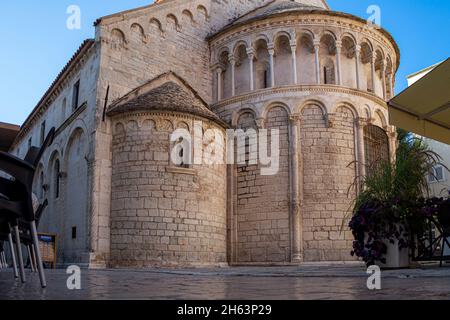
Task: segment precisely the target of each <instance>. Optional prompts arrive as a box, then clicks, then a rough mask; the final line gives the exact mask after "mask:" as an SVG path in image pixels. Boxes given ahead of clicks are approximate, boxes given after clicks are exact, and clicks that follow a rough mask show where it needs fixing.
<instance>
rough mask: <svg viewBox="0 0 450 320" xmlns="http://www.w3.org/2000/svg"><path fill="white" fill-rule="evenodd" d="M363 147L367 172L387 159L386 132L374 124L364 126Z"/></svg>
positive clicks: (387, 144) (387, 139)
mask: <svg viewBox="0 0 450 320" xmlns="http://www.w3.org/2000/svg"><path fill="white" fill-rule="evenodd" d="M364 149H365V162H366V166H367V173H368V174H370V172H371V170H372V169H373V168H374V167H375V166H376V165H377V164H379V163H381V162H383V161H389V138H388V136H387V134H386V132H385V131H384V130H383V129H382V128H380V127H378V126H374V125H368V126H366V127H365V128H364Z"/></svg>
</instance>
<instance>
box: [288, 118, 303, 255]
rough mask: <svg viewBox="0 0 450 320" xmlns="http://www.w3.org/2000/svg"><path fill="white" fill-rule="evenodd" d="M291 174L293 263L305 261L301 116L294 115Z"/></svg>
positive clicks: (292, 121)
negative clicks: (301, 194)
mask: <svg viewBox="0 0 450 320" xmlns="http://www.w3.org/2000/svg"><path fill="white" fill-rule="evenodd" d="M289 120H290V132H289V134H290V139H289V140H290V150H291V151H290V159H291V161H290V168H289V169H290V170H289V171H290V172H289V175H290V177H291V179H290V183H291V196H290V200H291V206H290V207H291V225H292V227H291V230H292V231H291V232H292V259H291V260H292V262H301V261H303V250H302V243H303V240H302V234H303V232H302V216H301V212H300V204H301V203H300V192H299V164H300V163H299V153H301V151H300V150H299V149H300V148H299V142H300V141H299V135H298V131H299V128H300V116H299V115H292V116H291V117H290V118H289Z"/></svg>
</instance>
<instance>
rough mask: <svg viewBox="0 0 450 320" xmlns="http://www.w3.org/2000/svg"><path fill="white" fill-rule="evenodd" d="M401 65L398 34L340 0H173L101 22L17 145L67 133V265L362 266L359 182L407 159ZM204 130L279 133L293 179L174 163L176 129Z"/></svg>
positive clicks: (56, 221) (59, 161) (48, 225)
mask: <svg viewBox="0 0 450 320" xmlns="http://www.w3.org/2000/svg"><path fill="white" fill-rule="evenodd" d="M399 63H400V52H399V49H398V46H397V45H396V43H395V41H394V39H393V38H392V36H391V35H390V34H389V33H388V32H387V31H386V30H384V29H382V28H374V27H373V26H369V25H368V24H367V22H366V21H365V20H364V19H361V18H358V17H355V16H352V15H349V14H346V13H342V12H337V11H333V10H331V9H330V7H329V6H328V4H327V3H326V1H325V0H295V1H294V0H293V1H290V0H245V1H242V0H159V1H156V2H155V3H153V4H151V5H148V6H145V7H142V8H137V9H133V10H128V11H125V12H120V13H116V14H113V15H110V16H106V17H102V18H100V19H98V20H97V21H96V22H95V38H94V39H89V40H87V41H86V42H84V43H83V45H82V46H81V47H80V49H79V50H78V51H77V53H76V54H75V55H74V56H73V58H72V59H71V60H70V61H69V62H68V64H67V65H66V66H65V68H64V69H63V70H62V72H61V73H60V74H59V75H58V77H57V79H56V80H55V81H54V83H53V84H52V85H51V87H50V88H49V89H48V91H47V92H46V93H45V95H44V96H43V98H42V99H41V100H40V102H39V103H38V105H37V106H36V107H35V108H34V110H33V112H32V113H31V114H30V116H29V117H28V119H27V120H26V121H25V123H24V124H23V126H22V127H21V130H20V132H19V134H18V137H17V139H16V141H15V142H14V144H13V146H12V148H11V150H10V151H11V152H13V153H14V154H16V155H18V156H20V157H23V156H24V155H25V154H26V152H27V150H28V146H30V145H36V146H38V145H39V144H40V140H41V139H42V136H43V135H45V133H46V132H48V130H49V128H51V127H53V126H55V127H56V128H57V135H56V139H55V143H54V144H53V145H52V147H51V148H50V149H49V150H48V151H47V152H46V154H44V157H43V161H42V163H41V164H40V165H39V168H38V174H37V175H36V177H35V186H34V187H35V188H34V189H35V190H34V191H35V193H36V194H37V195H38V196H39V199H40V200H41V201H43V200H45V199H48V200H49V206H48V208H47V210H46V212H45V214H44V217H43V219H42V222H41V224H40V230H39V231H40V232H50V233H55V234H57V236H58V239H59V243H58V248H59V249H58V263H59V264H60V265H67V264H72V263H78V264H82V265H87V266H89V267H91V268H94V267H107V266H111V267H155V266H156V267H158V266H172V267H178V266H205V265H208V266H211V265H222V264H227V265H247V264H252V265H254V264H258V265H273V264H276V265H291V264H301V263H303V262H311V261H313V262H316V261H349V260H353V259H354V258H353V257H351V255H350V251H351V246H352V240H353V239H352V234H351V232H350V231H349V229H348V228H347V222H348V218H349V216H348V209H349V207H350V205H351V203H352V201H353V199H354V198H355V196H356V194H357V193H358V192H359V190H358V189H359V187H358V184H357V183H356V184H354V182H355V181H357V179H358V178H359V177H361V176H364V175H365V174H367V172H368V170H370V164H371V163H372V162H373V161H375V160H377V159H378V158H380V157H383V158H385V159H389V158H390V159H393V158H394V156H395V147H396V134H395V128H394V127H392V126H390V125H389V115H388V112H387V105H386V101H387V100H389V99H390V98H391V97H392V96H393V95H394V85H395V74H396V71H397V69H398V66H399ZM199 121H200V122H201V123H202V127H203V131H208V129H211V128H215V129H217V130H219V131H220V132H222V133H223V134H224V137H225V136H226V135H225V130H226V129H228V128H229V129H242V130H249V129H253V130H255V131H256V132H257V133H258V132H260V130H262V129H269V131H270V129H277V130H279V138H280V140H279V146H280V153H279V170H278V172H277V173H276V174H274V175H270V176H263V175H261V173H260V169H261V166H260V164H256V165H253V164H251V163H249V162H248V163H241V164H229V165H205V164H202V165H196V164H193V165H189V164H183V165H181V166H175V165H172V163H171V161H170V159H169V154H170V152H171V146H172V143H171V142H170V141H169V136H170V134H171V133H172V131H173V130H175V129H178V128H184V129H186V130H188V132H189V133H190V134H193V132H194V127H195V126H194V124H195V122H199ZM226 142H227V141H225V140H224V141H223V146H224V148H225V146H226ZM227 151H228V152H236V151H231V150H227ZM225 153H226V152H225ZM227 156H228V155H227V154H225V155H224V157H227ZM352 185H353V187H351V186H352Z"/></svg>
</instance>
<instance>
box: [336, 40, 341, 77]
mask: <svg viewBox="0 0 450 320" xmlns="http://www.w3.org/2000/svg"><path fill="white" fill-rule="evenodd" d="M341 49H342V41H340V40H338V41H336V75H337V77H336V83H337V84H338V85H342V71H341Z"/></svg>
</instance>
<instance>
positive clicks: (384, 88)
mask: <svg viewBox="0 0 450 320" xmlns="http://www.w3.org/2000/svg"><path fill="white" fill-rule="evenodd" d="M381 85H382V86H383V98H384V100H387V92H386V59H385V60H383V65H382V66H381Z"/></svg>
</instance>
